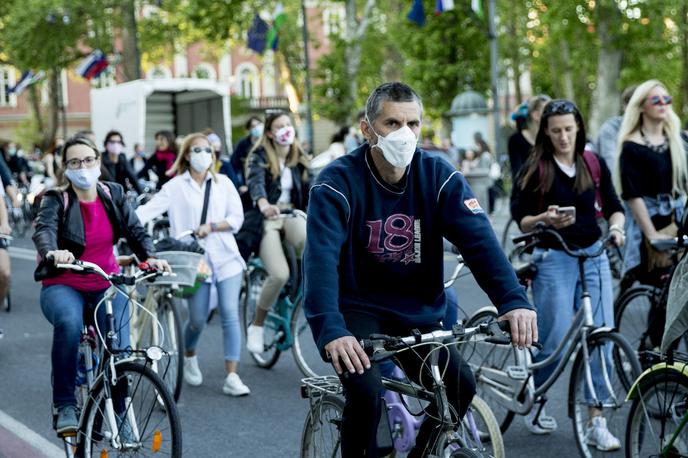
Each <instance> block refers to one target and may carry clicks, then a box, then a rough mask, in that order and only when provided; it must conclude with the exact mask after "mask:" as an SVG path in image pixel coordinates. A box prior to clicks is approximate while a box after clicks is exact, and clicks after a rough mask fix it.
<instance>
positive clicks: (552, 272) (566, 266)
mask: <svg viewBox="0 0 688 458" xmlns="http://www.w3.org/2000/svg"><path fill="white" fill-rule="evenodd" d="M584 148H585V126H584V123H583V119H582V117H581V114H580V112H579V111H578V108H577V107H576V106H575V105H574V104H573V103H572V102H570V101H568V100H552V101H550V102H548V103H547V104H546V105H545V107H544V109H543V112H542V117H541V119H540V126H539V128H538V132H537V136H536V138H535V145H534V146H533V152H532V154H531V155H530V157H529V158H528V160H527V161H526V163H525V164H524V165H523V167H522V168H521V171H520V173H519V176H518V179H517V182H516V184H515V185H514V187H513V190H512V196H511V199H512V200H511V212H512V215H513V217H514V220H516V221H517V222H518V223H519V226H520V228H521V230H522V231H524V232H528V231H531V230H533V229H534V228H535V226H536V224H538V223H544V224H546V225H547V226H550V227H552V228H554V229H555V230H556V231H558V232H559V234H561V236H562V237H563V238H564V240H565V241H566V242H567V243H568V244H569V245H571V246H572V247H579V248H581V249H583V250H585V251H588V252H591V253H593V252H596V251H597V250H598V249H599V247H600V243H601V242H600V241H599V239H600V237H601V235H602V233H601V230H600V228H599V226H598V224H597V216H598V213H599V212H601V213H602V215H603V216H604V218H605V219H607V220H608V221H609V224H610V226H609V227H610V231H611V234H612V237H613V241H614V243H616V244H617V245H623V243H624V231H623V225H624V213H623V208H622V206H621V203H620V201H619V198H618V197H617V195H616V192H615V191H614V186H613V185H612V178H611V174H610V172H609V169H608V168H607V166H606V165H605V163H604V161H601V160H599V158H597V156H595V155H594V154H593V153H588V152H584ZM594 161H596V163H597V164H596V166H595V165H594ZM595 170H597V172H595ZM595 173H599V176H598V177H595V176H594V175H595ZM595 181H598V182H599V188H597V187H596V185H595ZM564 207H575V213H572V212H570V211H559V209H563V208H564ZM533 259H534V260H536V262H537V268H538V271H537V275H536V276H535V279H534V281H533V302H534V304H535V307H536V308H537V313H538V332H539V335H540V342H541V343H542V345H543V348H542V350H541V351H539V352H538V353H537V354H536V355H535V356H534V358H533V359H534V361H536V362H539V361H543V360H545V359H546V358H547V357H549V356H550V355H552V354H553V353H554V352H555V350H556V348H557V347H558V345H559V344H560V343H561V342H562V341H563V339H564V338H565V336H566V332H567V330H568V328H569V327H570V325H571V323H572V321H573V316H574V314H575V312H576V311H577V310H578V307H579V302H580V293H579V292H577V290H578V289H579V288H580V279H579V271H578V260H577V259H576V258H573V257H570V256H568V255H567V254H566V253H565V252H564V251H563V250H562V247H561V246H560V245H559V244H558V243H556V242H555V241H551V242H548V241H545V242H543V243H541V244H540V245H538V247H537V248H535V251H534V252H533ZM585 273H586V283H587V286H588V290H589V292H590V299H591V302H592V306H593V319H594V322H595V324H596V325H597V326H603V325H604V326H611V327H613V326H614V313H613V294H612V278H611V273H610V270H609V261H608V259H607V255H606V254H605V253H604V252H603V253H602V254H601V255H600V256H599V257H597V258H591V259H588V260H586V261H585ZM557 363H558V361H555V362H553V363H552V364H551V365H549V366H546V367H545V368H543V369H541V370H538V371H536V372H535V374H534V382H535V386H536V387H537V386H540V385H541V384H542V383H544V381H545V380H547V378H548V377H549V375H550V374H551V373H552V371H553V370H554V368H555V367H556V365H557ZM610 364H611V361H610ZM592 367H593V371H592V375H593V383H594V384H595V386H596V387H600V386H602V387H604V386H605V385H604V380H603V375H602V374H601V373H600V372H599V371H598V370H595V368H596V365H594V364H593V366H592ZM602 389H604V388H602ZM602 389H600V390H598V391H599V392H600V393H601V392H603V391H602ZM588 413H589V417H590V421H589V423H588V425H587V437H588V443H589V444H593V445H594V446H596V447H597V449H599V450H603V451H609V450H616V449H618V448H619V447H620V446H621V444H620V442H619V439H617V438H616V437H614V436H613V435H612V433H611V432H610V431H609V429H608V428H607V425H606V420H605V418H604V417H603V416H602V413H603V411H602V410H601V409H599V408H596V407H590V408H589V409H588ZM525 420H526V426H527V428H528V429H529V430H530V431H531V432H532V433H534V434H548V433H551V432H552V431H553V428H552V427H553V426H554V428H556V421H555V420H554V418H552V417H547V415H546V413H545V410H544V408H543V409H542V410H540V412H539V414H538V409H537V408H535V409H533V411H532V412H531V413H530V414H528V415H527V416H526V417H525ZM543 420H544V421H543Z"/></svg>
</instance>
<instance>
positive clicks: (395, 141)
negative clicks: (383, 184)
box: [368, 121, 418, 169]
mask: <svg viewBox="0 0 688 458" xmlns="http://www.w3.org/2000/svg"><path fill="white" fill-rule="evenodd" d="M368 125H369V126H370V129H371V130H372V131H373V133H374V134H375V135H377V145H374V146H377V147H378V148H380V150H381V151H382V155H383V156H384V158H385V160H386V161H387V162H389V163H390V164H392V165H393V166H394V167H397V168H400V169H402V168H404V167H406V166H407V165H409V164H410V163H411V160H413V153H415V152H416V144H417V143H418V138H417V137H416V134H414V133H413V131H412V130H411V128H410V127H409V126H406V125H404V127H402V128H400V129H397V130H395V131H394V132H390V133H388V134H387V135H386V136H385V137H383V136H382V135H380V134H378V133H377V132H375V129H373V124H372V123H371V122H370V121H368Z"/></svg>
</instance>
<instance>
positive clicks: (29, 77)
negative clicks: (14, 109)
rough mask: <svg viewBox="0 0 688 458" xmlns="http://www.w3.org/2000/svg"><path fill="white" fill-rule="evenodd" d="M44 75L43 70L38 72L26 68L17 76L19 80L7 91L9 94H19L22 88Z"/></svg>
mask: <svg viewBox="0 0 688 458" xmlns="http://www.w3.org/2000/svg"><path fill="white" fill-rule="evenodd" d="M44 76H45V72H44V71H43V70H41V71H40V72H38V73H34V72H32V71H31V70H27V71H25V72H24V73H22V76H21V78H19V81H17V84H15V85H14V87H11V88H9V89H8V90H7V92H8V93H10V94H16V95H19V94H21V93H22V92H23V91H24V89H26V88H27V87H29V86H31V85H32V84H33V83H35V82H37V81H40V80H41V79H42V78H43V77H44Z"/></svg>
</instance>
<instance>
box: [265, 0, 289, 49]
mask: <svg viewBox="0 0 688 458" xmlns="http://www.w3.org/2000/svg"><path fill="white" fill-rule="evenodd" d="M286 21H287V15H286V14H284V6H283V5H282V4H281V3H278V4H277V6H276V7H275V12H274V13H273V15H272V28H271V29H270V30H269V31H268V35H267V39H266V41H267V44H268V46H269V47H270V49H272V50H273V51H277V48H278V47H279V29H280V28H282V25H284V23H285V22H286Z"/></svg>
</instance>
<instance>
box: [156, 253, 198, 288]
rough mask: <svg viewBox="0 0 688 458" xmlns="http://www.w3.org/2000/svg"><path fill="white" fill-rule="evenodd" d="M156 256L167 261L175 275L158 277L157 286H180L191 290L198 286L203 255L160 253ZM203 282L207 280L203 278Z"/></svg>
mask: <svg viewBox="0 0 688 458" xmlns="http://www.w3.org/2000/svg"><path fill="white" fill-rule="evenodd" d="M155 256H156V257H157V258H159V259H164V260H166V261H167V262H168V263H169V264H170V267H172V272H173V273H174V274H175V275H169V276H165V277H157V278H156V279H155V282H154V283H155V284H156V285H170V286H172V285H178V286H179V287H181V288H189V287H194V286H195V285H196V283H197V281H198V280H199V278H198V267H199V264H200V263H201V260H202V259H203V255H202V254H198V253H193V252H190V251H159V252H157V253H156V254H155ZM202 280H205V278H202ZM202 280H201V281H202Z"/></svg>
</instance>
